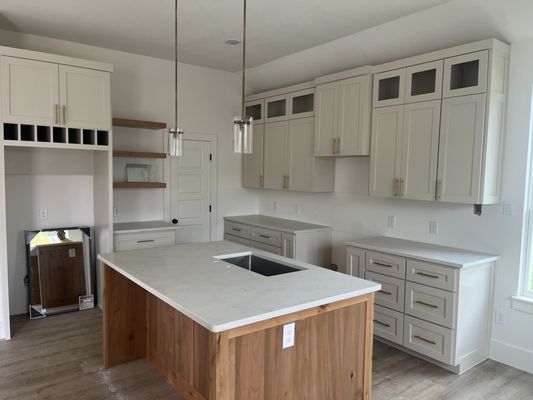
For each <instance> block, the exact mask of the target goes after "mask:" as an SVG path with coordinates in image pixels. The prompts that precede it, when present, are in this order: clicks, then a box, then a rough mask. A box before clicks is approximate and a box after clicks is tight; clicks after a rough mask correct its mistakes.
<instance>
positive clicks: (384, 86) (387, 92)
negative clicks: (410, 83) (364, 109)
mask: <svg viewBox="0 0 533 400" xmlns="http://www.w3.org/2000/svg"><path fill="white" fill-rule="evenodd" d="M378 90H379V92H378V99H379V101H382V100H391V99H397V98H398V97H400V77H399V76H393V77H390V78H385V79H381V80H380V81H379V89H378Z"/></svg>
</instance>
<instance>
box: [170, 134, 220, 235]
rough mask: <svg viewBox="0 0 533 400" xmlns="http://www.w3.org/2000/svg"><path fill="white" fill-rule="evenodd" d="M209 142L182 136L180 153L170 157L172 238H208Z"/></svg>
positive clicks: (209, 198)
mask: <svg viewBox="0 0 533 400" xmlns="http://www.w3.org/2000/svg"><path fill="white" fill-rule="evenodd" d="M210 154H211V143H210V142H204V141H199V140H185V142H184V151H183V157H171V159H170V175H171V177H170V179H171V187H170V190H171V192H170V215H171V219H172V221H173V222H174V223H176V224H177V225H178V229H177V231H176V242H178V243H180V242H209V240H210V237H211V235H210V232H211V225H210V214H211V213H210V206H211V173H212V171H211V160H210Z"/></svg>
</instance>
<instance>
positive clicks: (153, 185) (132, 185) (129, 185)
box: [113, 182, 167, 189]
mask: <svg viewBox="0 0 533 400" xmlns="http://www.w3.org/2000/svg"><path fill="white" fill-rule="evenodd" d="M166 187H167V184H166V183H164V182H113V189H165V188H166Z"/></svg>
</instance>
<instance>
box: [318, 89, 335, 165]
mask: <svg viewBox="0 0 533 400" xmlns="http://www.w3.org/2000/svg"><path fill="white" fill-rule="evenodd" d="M338 102H339V82H332V83H325V84H323V85H318V86H317V88H316V102H315V104H316V106H315V108H316V120H315V126H316V130H315V155H316V156H332V155H333V153H334V143H333V139H334V138H336V137H337V123H338V116H337V113H338V109H339V107H338Z"/></svg>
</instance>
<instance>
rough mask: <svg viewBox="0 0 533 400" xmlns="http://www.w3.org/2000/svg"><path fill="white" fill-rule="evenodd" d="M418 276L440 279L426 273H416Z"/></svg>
mask: <svg viewBox="0 0 533 400" xmlns="http://www.w3.org/2000/svg"><path fill="white" fill-rule="evenodd" d="M415 274H416V275H420V276H425V277H426V278H432V279H439V277H438V276H437V275H432V274H427V273H425V272H415Z"/></svg>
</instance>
